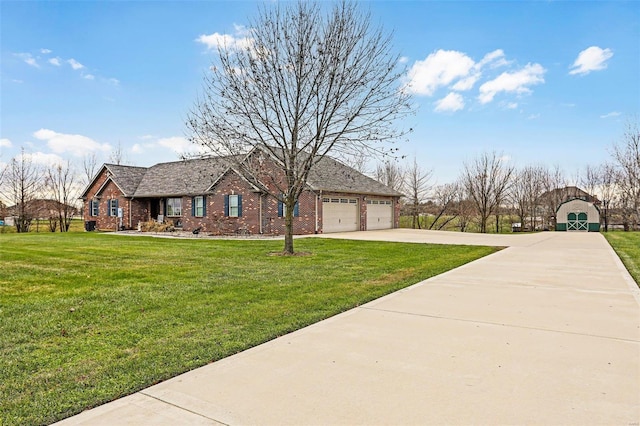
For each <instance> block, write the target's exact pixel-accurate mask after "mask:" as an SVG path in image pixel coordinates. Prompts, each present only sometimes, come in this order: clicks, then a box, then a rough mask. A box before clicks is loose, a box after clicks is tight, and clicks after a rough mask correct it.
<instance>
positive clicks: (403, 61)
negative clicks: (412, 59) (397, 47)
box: [398, 56, 409, 64]
mask: <svg viewBox="0 0 640 426" xmlns="http://www.w3.org/2000/svg"><path fill="white" fill-rule="evenodd" d="M398 62H399V63H401V64H406V63H407V62H409V58H408V57H407V56H401V57H400V59H398Z"/></svg>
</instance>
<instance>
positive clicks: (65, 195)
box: [45, 160, 79, 232]
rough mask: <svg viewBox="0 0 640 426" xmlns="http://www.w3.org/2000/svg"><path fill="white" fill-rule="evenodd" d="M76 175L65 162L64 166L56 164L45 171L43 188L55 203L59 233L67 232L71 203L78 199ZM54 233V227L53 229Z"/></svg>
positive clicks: (71, 210)
mask: <svg viewBox="0 0 640 426" xmlns="http://www.w3.org/2000/svg"><path fill="white" fill-rule="evenodd" d="M76 179H77V178H76V174H75V171H74V170H73V167H72V166H71V162H70V161H68V160H67V162H66V163H64V164H56V165H53V166H51V167H50V168H49V169H48V170H47V171H46V177H45V188H46V191H47V193H48V194H49V195H50V197H51V199H53V200H54V201H56V203H55V206H56V210H57V211H56V213H57V215H58V217H57V222H58V224H59V226H60V232H67V231H68V230H69V227H70V226H71V219H73V214H74V212H75V208H74V207H73V205H72V204H73V203H75V201H76V200H77V199H78V195H79V194H78V186H77V185H76ZM53 230H54V231H55V227H54V228H53Z"/></svg>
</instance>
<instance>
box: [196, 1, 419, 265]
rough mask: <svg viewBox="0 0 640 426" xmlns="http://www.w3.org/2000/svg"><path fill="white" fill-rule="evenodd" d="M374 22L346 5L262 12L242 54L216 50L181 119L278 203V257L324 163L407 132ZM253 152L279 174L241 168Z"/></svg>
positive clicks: (378, 147) (395, 73) (288, 247)
mask: <svg viewBox="0 0 640 426" xmlns="http://www.w3.org/2000/svg"><path fill="white" fill-rule="evenodd" d="M371 21H372V20H371V17H370V15H369V14H365V13H361V12H360V11H359V10H358V7H357V4H356V3H351V2H340V3H336V4H334V5H332V6H331V10H330V11H329V12H328V13H326V14H325V13H323V11H322V7H321V5H320V4H318V3H311V2H303V1H299V2H297V3H276V4H274V5H272V6H264V7H263V8H262V9H260V12H259V13H258V16H257V18H256V19H255V20H254V21H253V22H251V23H250V28H251V30H250V36H249V37H248V40H247V43H246V45H245V46H243V47H238V45H237V44H234V45H222V46H219V47H218V59H219V60H218V62H217V63H214V66H212V67H211V72H210V73H208V75H206V76H205V81H204V92H205V93H204V95H203V96H202V97H201V98H200V99H199V100H198V101H197V102H196V104H195V106H194V108H192V110H191V112H190V114H189V117H188V119H187V123H186V124H187V128H188V129H189V131H190V133H191V136H190V140H191V141H192V142H195V143H197V144H200V145H202V146H204V147H205V148H206V149H208V150H209V151H210V152H212V153H214V154H216V155H219V156H224V157H226V158H229V159H232V160H233V161H234V163H235V166H236V167H237V169H238V170H239V171H241V172H242V173H244V174H245V175H247V176H248V178H249V179H252V180H253V181H254V182H260V183H261V184H262V185H263V188H262V190H263V191H264V192H265V193H267V194H269V195H271V196H272V197H275V198H277V199H279V200H280V201H282V202H283V203H284V206H285V224H286V231H285V244H284V252H285V253H289V254H290V253H293V210H294V205H295V203H296V201H297V199H298V196H299V195H300V193H301V192H302V190H303V189H304V187H305V185H306V182H307V178H308V176H309V173H310V171H311V170H312V169H313V167H314V166H315V165H316V164H317V163H318V162H319V161H321V159H322V158H323V156H325V155H327V154H328V153H330V152H331V153H333V154H334V156H336V157H341V158H344V156H349V155H353V154H359V153H363V152H366V153H368V155H377V154H380V153H381V152H383V151H384V150H385V146H387V145H386V144H385V142H393V141H395V140H397V139H398V138H399V137H401V136H402V135H404V134H405V133H406V132H404V131H403V130H401V129H399V128H398V127H396V126H395V125H394V123H395V122H396V120H397V119H398V118H401V117H403V116H405V115H406V114H407V113H409V112H410V111H411V106H410V104H409V99H408V97H409V95H408V93H407V92H406V91H403V90H400V85H401V78H402V75H403V73H402V71H403V70H400V69H398V64H399V56H398V55H396V54H394V53H393V52H392V46H391V37H390V36H389V35H386V34H385V33H384V32H383V31H382V29H381V28H376V27H374V26H373V24H372V22H371ZM256 148H259V149H260V150H261V151H262V152H266V153H268V154H269V157H270V158H275V159H276V164H277V165H278V166H279V167H280V174H279V175H277V176H273V175H270V174H267V173H266V172H264V171H263V170H264V169H263V168H262V167H261V166H260V161H255V162H251V161H247V160H246V159H245V161H241V158H242V157H241V155H246V154H247V153H249V152H255V149H256ZM258 160H259V158H258Z"/></svg>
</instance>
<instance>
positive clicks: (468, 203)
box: [455, 182, 476, 232]
mask: <svg viewBox="0 0 640 426" xmlns="http://www.w3.org/2000/svg"><path fill="white" fill-rule="evenodd" d="M457 187H458V191H457V192H456V207H455V209H456V216H457V218H458V229H460V232H465V231H466V230H467V228H468V227H469V224H470V223H471V220H472V219H473V217H474V213H475V210H476V206H475V203H474V201H473V200H472V199H471V197H470V196H469V192H467V189H466V187H465V186H464V183H463V182H458V183H457Z"/></svg>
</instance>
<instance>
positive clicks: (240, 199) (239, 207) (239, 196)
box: [238, 195, 242, 217]
mask: <svg viewBox="0 0 640 426" xmlns="http://www.w3.org/2000/svg"><path fill="white" fill-rule="evenodd" d="M238 217H242V195H238Z"/></svg>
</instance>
